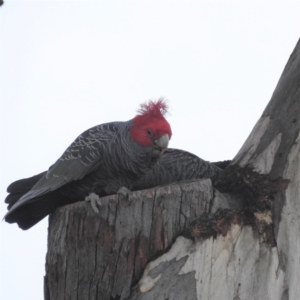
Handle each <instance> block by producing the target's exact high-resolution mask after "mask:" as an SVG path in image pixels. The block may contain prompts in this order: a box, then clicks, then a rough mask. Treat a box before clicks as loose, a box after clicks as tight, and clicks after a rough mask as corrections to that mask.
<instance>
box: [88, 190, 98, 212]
mask: <svg viewBox="0 0 300 300" xmlns="http://www.w3.org/2000/svg"><path fill="white" fill-rule="evenodd" d="M98 200H99V196H98V195H97V194H95V193H89V195H88V196H86V197H85V201H90V202H91V206H92V209H93V211H94V212H95V213H96V214H99V210H98V208H97V201H98ZM98 203H99V205H101V204H100V202H98Z"/></svg>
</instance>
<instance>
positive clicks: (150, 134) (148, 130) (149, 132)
mask: <svg viewBox="0 0 300 300" xmlns="http://www.w3.org/2000/svg"><path fill="white" fill-rule="evenodd" d="M147 134H148V135H149V136H150V137H151V138H152V137H153V133H152V131H151V130H150V129H147Z"/></svg>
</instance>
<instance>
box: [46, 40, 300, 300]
mask: <svg viewBox="0 0 300 300" xmlns="http://www.w3.org/2000/svg"><path fill="white" fill-rule="evenodd" d="M299 140H300V40H299V41H298V43H297V45H296V48H295V50H294V51H293V53H292V55H291V56H290V59H289V61H288V63H287V65H286V67H285V69H284V71H283V74H282V76H281V78H280V80H279V83H278V85H277V87H276V89H275V91H274V94H273V96H272V98H271V100H270V102H269V104H268V106H267V107H266V109H265V111H264V112H263V115H262V117H261V118H260V119H259V120H258V122H257V124H256V125H255V127H254V129H253V130H252V132H251V134H250V136H249V137H248V139H247V140H246V142H245V143H244V145H243V146H242V148H241V150H240V151H239V153H238V154H237V155H236V157H235V158H234V160H233V161H232V164H231V166H229V167H228V168H227V169H226V170H225V171H224V172H223V175H224V176H223V178H220V180H219V182H217V183H216V186H215V187H213V185H212V182H211V180H210V179H204V180H194V181H190V182H181V183H177V184H172V185H169V186H164V187H157V188H154V189H149V190H144V191H137V192H134V193H132V195H129V197H124V196H120V195H112V196H108V197H103V198H101V199H100V201H99V202H98V203H97V205H98V209H99V214H96V213H95V212H94V211H93V209H92V207H91V206H90V204H89V203H86V202H78V203H75V204H72V205H68V206H64V207H61V208H59V209H57V210H56V211H55V212H54V213H53V214H52V215H51V217H50V218H49V236H48V253H47V257H46V276H45V299H47V300H58V299H72V300H73V299H80V300H81V299H95V300H96V299H98V300H99V299H101V300H102V299H103V300H104V299H107V300H109V299H135V300H140V299H145V300H146V299H149V300H150V299H156V300H163V299H169V300H171V299H191V300H194V299H222V300H227V299H228V300H229V299H230V300H232V299H234V300H239V299H240V300H243V299H247V300H249V299H253V300H254V299H255V300H257V299H264V300H265V299H270V300H274V299H278V300H279V299H280V300H283V299H286V300H287V299H295V300H296V299H298V298H299V295H300V285H299V284H298V280H299V278H300V171H299V170H300V146H299V144H300V141H299ZM241 186H245V189H242V188H241ZM245 190H246V191H247V193H245ZM249 199H250V200H249Z"/></svg>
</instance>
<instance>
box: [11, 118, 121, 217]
mask: <svg viewBox="0 0 300 300" xmlns="http://www.w3.org/2000/svg"><path fill="white" fill-rule="evenodd" d="M118 123H119V122H114V123H107V124H102V125H98V126H95V127H93V128H91V129H89V130H87V131H85V132H83V133H82V134H81V135H80V136H79V137H77V138H76V140H75V141H74V142H73V143H72V144H71V145H70V146H69V147H68V148H67V149H66V151H65V152H64V153H63V154H62V156H61V157H60V158H59V159H58V160H57V161H56V162H55V164H54V165H52V166H51V167H50V168H49V170H48V172H47V173H45V174H44V176H43V177H41V179H40V180H39V181H38V182H37V183H36V184H35V185H34V186H33V188H32V189H31V190H30V191H29V192H28V193H26V194H25V195H24V196H23V197H21V198H20V199H19V201H17V202H16V203H15V204H14V205H13V206H12V208H11V209H10V211H9V212H8V214H9V213H11V212H12V211H14V210H15V209H16V208H18V207H20V206H21V205H24V204H25V203H27V202H31V201H33V200H34V199H35V198H38V197H40V196H42V195H45V194H46V193H48V192H51V191H54V190H56V189H58V188H60V187H61V186H63V185H65V184H66V183H69V182H71V181H74V180H79V179H82V178H83V177H84V176H86V175H87V174H89V173H91V172H93V171H94V170H95V169H97V168H98V167H99V166H100V165H101V164H102V162H103V155H104V152H105V151H106V149H107V148H108V147H109V146H110V144H111V143H113V142H114V140H115V138H116V137H117V135H118Z"/></svg>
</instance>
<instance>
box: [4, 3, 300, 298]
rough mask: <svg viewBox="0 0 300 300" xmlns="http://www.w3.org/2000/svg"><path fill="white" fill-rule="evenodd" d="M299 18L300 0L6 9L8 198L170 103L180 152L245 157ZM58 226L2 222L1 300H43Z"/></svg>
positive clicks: (292, 43)
mask: <svg viewBox="0 0 300 300" xmlns="http://www.w3.org/2000/svg"><path fill="white" fill-rule="evenodd" d="M299 11H300V2H299V1H295V2H289V1H280V2H275V1H273V2H272V1H268V2H264V1H257V2H255V1H249V2H246V1H236V2H233V1H187V0H185V1H155V2H154V1H95V2H94V1H90V2H88V1H78V2H77V1H24V0H22V1H6V2H5V4H4V5H3V6H2V7H1V8H0V19H1V24H0V25H1V189H0V193H1V199H2V200H3V201H4V198H5V197H6V192H5V190H6V187H7V186H8V185H9V184H10V183H11V182H12V181H15V180H17V179H20V178H25V177H30V176H32V175H35V174H37V173H39V172H42V171H44V170H46V169H48V167H49V166H50V165H51V164H53V163H54V162H55V161H56V160H57V159H58V158H59V156H60V155H61V154H62V153H63V151H64V150H65V149H66V148H67V147H68V146H69V144H70V143H71V142H72V141H73V140H74V139H75V138H76V137H77V136H78V135H79V134H80V133H81V132H83V131H84V130H86V129H88V128H90V127H92V126H95V125H97V124H101V123H105V122H110V121H127V120H129V119H131V118H133V117H134V116H135V113H136V109H137V108H138V106H139V104H140V103H143V102H144V101H146V100H148V99H157V98H159V97H162V96H163V97H165V98H166V99H168V100H169V105H170V107H171V114H170V115H169V116H168V120H169V122H170V124H171V126H172V130H173V136H172V140H171V142H170V146H171V147H174V148H181V149H185V150H188V151H190V152H192V153H195V154H196V155H198V156H200V157H201V158H204V159H206V160H210V161H218V160H225V159H231V158H233V157H234V156H235V154H236V153H237V151H238V150H239V149H240V147H241V146H242V144H243V142H244V141H245V139H246V138H247V137H248V135H249V133H250V131H251V129H252V128H253V126H254V124H255V123H256V121H257V120H258V118H259V117H260V115H261V114H262V112H263V110H264V108H265V106H266V105H267V103H268V101H269V100H270V98H271V96H272V93H273V91H274V89H275V86H276V84H277V82H278V80H279V77H280V75H281V73H282V70H283V68H284V66H285V64H286V62H287V60H288V58H289V55H290V54H291V52H292V50H293V48H294V47H295V45H296V43H297V41H298V39H299V32H300V21H299ZM2 200H1V201H2ZM5 212H6V205H4V204H3V203H2V204H1V205H0V213H1V216H4V214H5ZM47 226H48V218H46V219H45V220H43V221H42V222H40V223H39V224H37V225H36V226H34V227H33V228H32V229H30V230H28V231H22V230H21V229H19V228H18V227H17V226H16V225H9V224H7V223H5V222H3V221H2V222H1V223H0V229H1V286H0V298H1V300H27V299H28V300H35V299H37V300H39V299H43V276H44V273H45V272H44V269H45V267H44V263H45V255H46V250H47V240H46V239H47Z"/></svg>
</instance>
